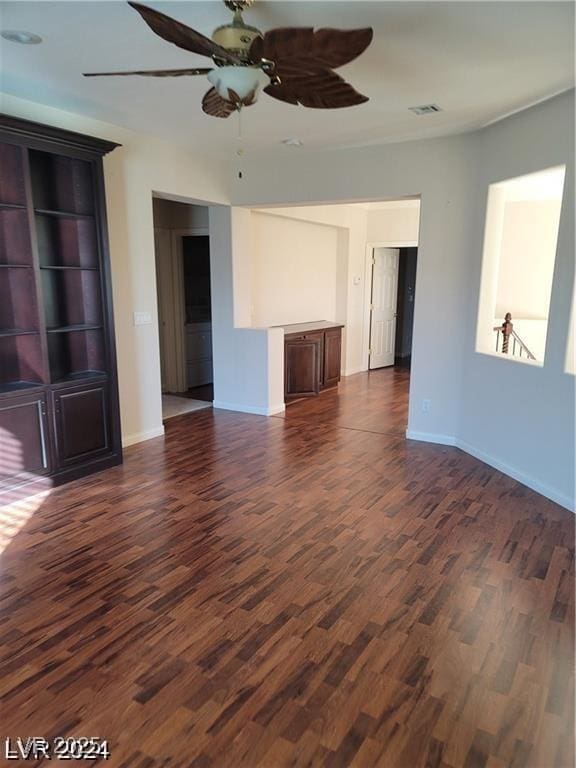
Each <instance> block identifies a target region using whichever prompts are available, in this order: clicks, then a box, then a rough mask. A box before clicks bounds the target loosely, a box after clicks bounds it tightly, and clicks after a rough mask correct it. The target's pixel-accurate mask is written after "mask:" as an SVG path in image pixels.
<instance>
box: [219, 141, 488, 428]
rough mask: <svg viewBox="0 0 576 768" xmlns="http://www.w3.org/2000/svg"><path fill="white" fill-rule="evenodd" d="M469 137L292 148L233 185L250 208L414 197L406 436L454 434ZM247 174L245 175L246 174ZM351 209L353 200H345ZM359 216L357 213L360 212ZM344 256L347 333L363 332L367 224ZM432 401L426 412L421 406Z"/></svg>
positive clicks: (349, 360)
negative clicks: (416, 221) (416, 216)
mask: <svg viewBox="0 0 576 768" xmlns="http://www.w3.org/2000/svg"><path fill="white" fill-rule="evenodd" d="M476 146H477V141H476V137H475V136H474V135H466V136H457V137H453V138H449V139H439V140H434V141H425V142H409V143H406V144H397V145H386V146H380V147H367V148H362V149H354V150H348V151H343V150H340V151H336V150H334V151H331V150H328V151H325V152H321V153H309V154H308V153H307V152H306V150H304V151H303V152H302V153H298V155H296V154H295V153H294V154H292V155H291V156H290V157H289V158H287V159H282V160H278V161H277V162H276V163H275V178H277V179H281V183H278V184H271V183H270V168H269V162H267V161H265V160H264V159H262V160H259V159H258V158H256V157H253V158H252V159H251V161H250V167H249V168H248V169H247V172H246V173H245V174H244V179H243V180H242V181H241V182H238V183H236V184H235V187H234V192H233V195H234V198H233V199H234V202H236V203H238V204H242V205H246V206H250V207H261V206H262V205H265V204H266V203H268V204H278V205H284V206H285V205H290V204H295V203H299V204H300V205H303V204H306V203H319V204H321V205H324V204H325V203H326V202H327V201H333V202H340V203H349V202H351V201H354V200H356V201H362V200H381V199H388V200H394V199H399V198H405V197H411V196H420V197H421V220H420V232H419V238H420V245H419V252H418V275H417V288H416V307H415V318H414V346H413V368H412V378H411V398H410V415H409V428H410V430H411V431H412V433H426V434H428V435H441V436H448V437H449V438H450V437H451V438H452V439H454V435H456V434H457V431H458V421H459V417H460V413H459V398H460V384H461V374H462V370H461V355H462V350H463V345H464V342H465V336H464V331H463V328H462V317H463V316H464V315H465V312H466V309H467V301H468V298H467V295H466V294H467V285H468V282H467V281H468V273H469V261H470V244H469V240H468V235H469V228H470V224H471V221H472V216H473V203H474V200H475V198H474V192H475V190H474V183H473V180H474V178H475V171H476V166H475V162H476V160H475V158H476ZM248 171H249V172H248ZM350 207H351V206H350ZM357 215H358V216H362V218H363V219H364V221H365V219H366V214H365V212H364V211H360V210H359V212H358V213H357ZM357 231H358V232H362V234H361V235H358V243H357V245H356V246H355V247H350V258H349V262H348V286H349V292H348V300H347V336H348V338H350V339H358V338H363V334H364V327H365V307H366V303H367V300H368V299H367V295H366V286H365V284H364V282H363V281H362V280H360V282H358V283H357V284H354V277H355V276H360V277H361V276H363V275H365V262H366V241H367V233H366V225H364V229H362V227H360V226H359V227H358V228H357ZM365 367H366V359H365V355H364V351H363V348H362V344H357V343H355V344H350V345H348V348H347V352H346V368H347V372H352V371H353V370H354V369H356V370H363V369H365ZM423 399H430V400H431V401H432V403H431V409H430V412H429V413H423V412H422V410H421V403H422V400H423Z"/></svg>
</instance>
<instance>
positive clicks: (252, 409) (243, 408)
mask: <svg viewBox="0 0 576 768" xmlns="http://www.w3.org/2000/svg"><path fill="white" fill-rule="evenodd" d="M212 407H213V408H219V409H220V410H222V411H237V412H238V413H251V414H253V415H255V416H274V415H275V414H277V413H284V411H285V410H286V406H285V405H284V403H282V404H281V405H270V406H267V407H265V406H257V405H240V404H239V403H223V402H221V401H220V400H214V402H213V403H212Z"/></svg>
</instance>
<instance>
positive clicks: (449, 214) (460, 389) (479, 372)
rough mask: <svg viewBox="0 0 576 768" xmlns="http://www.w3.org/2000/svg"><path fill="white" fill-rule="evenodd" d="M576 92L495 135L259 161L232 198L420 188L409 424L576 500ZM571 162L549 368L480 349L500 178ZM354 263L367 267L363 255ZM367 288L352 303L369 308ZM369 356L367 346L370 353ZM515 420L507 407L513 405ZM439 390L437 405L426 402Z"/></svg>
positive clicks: (287, 199)
mask: <svg viewBox="0 0 576 768" xmlns="http://www.w3.org/2000/svg"><path fill="white" fill-rule="evenodd" d="M573 120H574V93H573V92H571V93H568V94H563V95H561V96H559V97H557V98H555V99H553V100H550V101H549V102H546V103H544V104H542V105H539V106H537V107H534V108H533V109H531V110H527V111H526V112H524V113H521V114H519V115H516V116H514V117H512V118H510V119H508V120H505V121H502V122H501V123H498V124H496V125H494V126H491V127H490V128H488V129H486V130H485V131H483V132H478V133H475V134H468V135H464V136H455V137H451V138H446V139H438V140H433V141H422V142H410V143H406V144H397V145H387V146H381V147H367V148H362V149H355V150H349V151H326V152H322V153H321V154H320V153H319V154H311V153H310V154H307V153H306V152H302V153H301V154H300V155H299V156H298V157H295V156H294V155H292V156H291V157H290V158H289V159H288V160H282V161H278V162H277V163H276V167H275V177H276V178H278V179H282V183H281V184H275V185H271V184H270V175H269V166H268V163H267V162H265V161H264V160H262V161H258V159H257V158H253V159H252V160H251V167H250V173H249V174H248V173H247V174H245V179H244V180H243V182H242V183H241V184H238V183H236V185H235V187H234V191H233V200H234V202H236V203H239V204H243V205H248V206H258V205H262V204H263V203H266V202H267V203H272V204H279V205H287V204H295V203H299V204H303V203H314V202H316V203H321V204H325V203H326V202H327V201H335V202H343V203H345V202H350V201H352V200H377V199H382V198H387V199H393V198H401V197H409V196H415V195H420V197H421V220H420V233H419V257H418V275H417V290H416V307H415V318H414V345H413V358H412V360H413V367H412V376H411V386H410V413H409V427H408V434H409V435H411V436H412V437H416V438H421V439H427V440H431V441H436V442H446V443H452V444H458V445H461V446H462V447H464V448H465V449H466V450H468V451H470V452H472V453H476V455H479V456H481V457H482V458H483V459H484V460H487V461H489V462H490V463H492V464H494V465H496V466H499V467H501V468H503V469H504V470H505V471H507V472H509V473H510V474H513V475H514V476H515V477H517V478H519V479H521V480H522V481H523V482H525V483H527V484H529V485H531V486H532V487H535V488H537V489H539V490H541V491H542V492H543V493H545V494H547V495H549V496H550V497H552V498H554V499H556V500H558V501H559V502H560V503H563V504H565V505H567V506H569V505H571V504H572V503H573V502H572V499H573V493H574V469H573V468H574V437H573V425H574V379H573V378H571V377H570V376H569V375H568V374H565V373H564V365H565V359H566V343H567V336H568V317H569V311H570V301H571V293H572V285H573V272H574V260H573V253H574V239H573V238H574V213H573V206H574V200H573V184H574V173H573V146H572V140H573ZM562 164H567V174H566V193H565V195H564V202H563V209H562V218H561V223H560V233H559V241H558V258H557V261H556V267H555V273H554V283H553V294H552V302H551V307H550V328H549V339H550V338H552V339H553V343H552V344H550V343H549V344H548V352H547V355H546V361H545V365H544V368H536V367H533V366H523V365H519V364H515V363H512V362H509V361H507V360H501V359H499V358H495V357H492V356H488V355H479V354H476V353H475V352H474V348H475V341H474V340H475V327H476V323H475V320H476V316H477V309H478V295H479V286H480V266H481V256H482V243H483V233H484V217H485V213H486V198H487V191H488V186H489V184H490V183H492V182H494V181H499V180H502V179H505V178H513V177H515V176H520V175H523V174H526V173H530V172H533V171H537V170H540V169H542V168H546V167H552V166H555V165H562ZM349 269H350V270H351V272H352V273H353V272H354V271H355V270H356V269H357V270H358V272H359V273H360V272H361V270H362V265H361V264H359V263H355V262H354V260H353V259H352V258H351V260H350V263H349ZM364 300H365V297H364V296H362V297H360V300H359V301H358V303H357V304H355V302H354V301H350V302H349V313H348V322H349V323H354V321H355V320H356V321H357V322H359V324H361V318H358V316H357V315H355V312H357V311H360V314H361V311H362V308H363V306H364V303H365V301H364ZM359 362H360V363H361V355H360V361H359ZM503 393H505V400H506V403H507V404H508V405H507V418H506V419H505V420H504V419H500V418H498V417H495V414H498V413H499V411H498V407H499V405H501V403H502V398H503ZM424 398H426V399H430V400H431V408H430V411H429V413H424V412H423V411H422V409H421V404H422V400H423V399H424Z"/></svg>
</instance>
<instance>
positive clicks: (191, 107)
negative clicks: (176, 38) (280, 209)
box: [0, 0, 574, 154]
mask: <svg viewBox="0 0 576 768" xmlns="http://www.w3.org/2000/svg"><path fill="white" fill-rule="evenodd" d="M150 5H153V6H154V7H156V8H158V9H160V10H162V11H163V12H164V13H168V14H169V15H171V16H173V17H175V18H178V19H179V20H181V21H183V22H185V23H186V24H188V25H189V26H193V27H195V28H197V29H198V30H200V31H201V32H203V33H204V34H207V35H210V34H211V33H212V31H213V29H214V27H216V26H218V25H219V24H222V23H226V22H227V21H228V20H229V19H230V13H229V11H227V10H226V8H225V7H224V5H223V4H222V3H221V2H220V1H219V0H210V1H209V2H205V1H202V2H188V1H184V2H154V3H150ZM0 8H1V15H0V26H1V28H2V29H17V30H26V31H29V32H35V33H37V34H39V35H41V36H42V37H43V38H44V42H43V43H42V44H41V45H36V46H26V45H18V44H15V43H10V42H7V41H4V40H2V41H1V43H0V57H1V58H0V63H1V69H2V74H1V75H0V78H1V79H0V86H1V89H2V90H4V91H5V92H7V93H10V94H13V95H16V96H20V97H22V98H25V99H31V100H33V101H38V102H41V103H45V104H49V105H51V106H55V107H59V108H61V109H65V110H69V111H71V112H78V113H81V114H83V115H87V116H90V117H94V118H97V119H99V120H104V121H107V122H110V123H115V124H118V125H122V126H125V127H127V128H131V129H134V130H136V131H139V132H141V133H150V134H153V135H157V136H162V137H165V138H168V139H171V140H174V141H176V142H178V143H184V144H188V145H190V146H192V147H195V148H196V149H200V150H204V151H212V150H219V151H222V150H224V149H226V150H227V151H231V150H235V149H236V148H237V147H238V140H237V133H238V122H237V118H236V116H235V115H233V116H232V117H231V118H229V119H228V120H219V119H216V118H210V117H207V116H206V115H204V114H203V113H202V111H201V109H200V101H201V98H202V95H203V94H204V92H205V91H206V90H207V89H208V87H209V84H208V82H207V81H206V79H205V78H204V77H190V78H174V79H148V78H139V77H134V78H102V79H90V80H87V79H85V78H83V77H82V75H81V73H82V72H86V71H97V70H102V69H104V70H106V69H119V70H122V69H139V68H144V69H155V68H172V67H174V68H176V67H190V66H197V65H200V66H202V65H205V66H209V65H210V60H209V59H204V58H203V57H201V56H197V55H195V54H190V53H187V52H186V51H183V50H180V49H179V48H176V47H175V46H173V45H170V44H169V43H166V42H164V41H163V40H161V39H160V38H159V37H157V36H156V35H155V34H154V33H153V32H151V31H150V29H148V27H147V26H146V25H145V23H144V22H143V21H142V19H141V18H140V17H139V15H138V14H137V13H136V12H135V11H133V10H132V9H131V8H130V7H129V6H128V5H127V4H126V3H123V2H116V1H112V2H50V0H48V1H44V2H5V3H1V5H0ZM245 18H246V21H247V22H248V23H251V24H254V25H256V26H258V27H259V28H260V29H263V30H266V29H270V28H272V27H278V26H287V25H303V26H304V25H308V26H333V27H342V28H351V27H358V26H372V27H373V28H374V33H375V34H374V42H373V43H372V45H371V46H370V48H369V49H368V50H367V51H366V53H365V54H364V55H363V56H361V57H360V58H359V59H357V60H356V61H355V62H352V63H351V64H349V65H348V66H346V67H343V68H341V69H340V70H339V72H340V74H342V75H344V76H345V77H346V78H347V79H348V80H349V81H350V82H351V83H352V84H353V85H354V86H355V87H356V88H357V89H358V90H360V91H362V92H363V93H365V94H366V95H368V96H369V97H370V101H369V102H368V103H367V104H363V105H361V106H359V107H353V108H349V109H344V110H335V111H332V110H322V111H320V110H311V109H306V108H304V107H294V106H291V105H288V104H283V103H281V102H278V101H275V100H274V99H271V98H269V97H268V96H266V95H262V96H261V98H260V101H259V102H258V103H257V104H256V105H255V106H253V107H251V108H248V109H246V110H244V111H243V113H242V123H243V126H242V130H243V137H244V138H243V143H244V147H245V148H246V149H252V148H254V147H258V148H259V149H260V150H263V151H268V152H278V153H282V154H285V153H287V152H308V151H310V149H313V150H317V149H319V148H330V147H343V146H356V145H365V144H376V143H382V142H392V141H405V140H411V139H418V138H425V137H432V136H442V135H447V134H450V133H458V132H462V131H467V130H473V129H475V128H478V127H480V126H482V125H485V124H486V123H488V122H491V121H493V120H496V119H498V118H500V117H502V116H504V115H506V114H509V113H510V112H514V111H517V110H519V109H523V108H525V107H526V106H528V105H530V104H533V103H535V102H537V101H540V100H543V99H545V98H548V97H549V96H552V95H554V94H556V93H559V92H561V91H563V90H566V89H568V88H571V87H573V85H574V5H573V4H572V3H571V2H548V1H547V0H545V1H544V2H521V1H519V2H464V1H462V2H434V1H430V2H408V1H407V0H402V1H401V2H378V1H376V2H374V1H373V2H360V1H358V2H356V1H355V0H350V1H349V2H341V1H336V2H329V1H327V2H314V1H312V0H306V1H305V2H285V1H284V0H273V1H272V2H270V1H269V0H268V1H266V0H258V2H256V4H255V6H254V7H253V8H252V9H251V10H250V11H248V12H247V13H246V14H245ZM426 103H435V104H438V105H439V106H441V107H442V108H443V110H444V111H443V112H440V113H437V114H432V115H426V116H423V117H417V116H416V115H414V114H412V113H411V112H409V111H408V107H411V106H415V105H419V104H426ZM288 137H298V138H300V139H301V140H302V141H303V142H304V143H305V146H304V148H302V149H300V148H293V147H286V146H285V145H283V144H281V143H280V142H281V140H282V139H285V138H288Z"/></svg>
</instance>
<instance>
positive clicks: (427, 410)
mask: <svg viewBox="0 0 576 768" xmlns="http://www.w3.org/2000/svg"><path fill="white" fill-rule="evenodd" d="M431 404H432V401H431V400H422V413H430V406H431Z"/></svg>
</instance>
